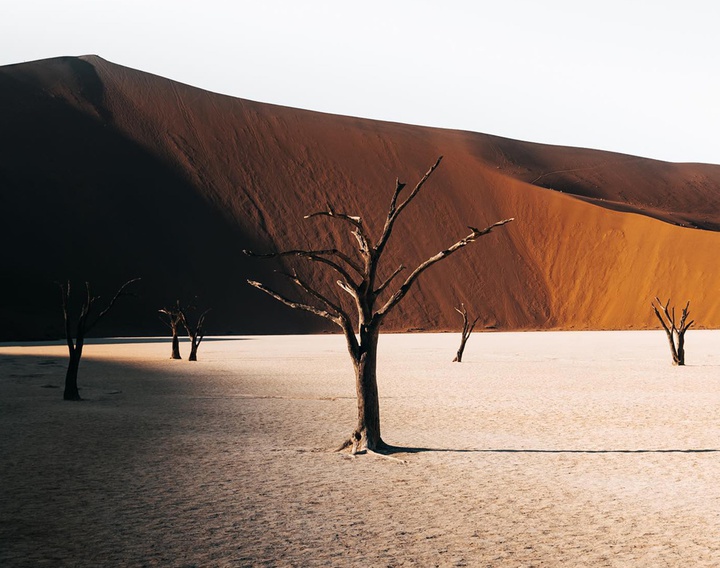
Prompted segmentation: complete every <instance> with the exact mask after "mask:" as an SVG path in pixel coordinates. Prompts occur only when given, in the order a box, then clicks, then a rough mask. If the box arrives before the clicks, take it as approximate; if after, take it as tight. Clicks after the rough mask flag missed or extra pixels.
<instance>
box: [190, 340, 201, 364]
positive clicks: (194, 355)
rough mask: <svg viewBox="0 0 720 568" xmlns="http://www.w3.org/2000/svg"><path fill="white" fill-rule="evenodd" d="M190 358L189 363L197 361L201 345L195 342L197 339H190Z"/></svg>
mask: <svg viewBox="0 0 720 568" xmlns="http://www.w3.org/2000/svg"><path fill="white" fill-rule="evenodd" d="M190 345H191V347H190V357H188V361H197V351H198V345H199V343H196V342H195V338H194V337H191V338H190Z"/></svg>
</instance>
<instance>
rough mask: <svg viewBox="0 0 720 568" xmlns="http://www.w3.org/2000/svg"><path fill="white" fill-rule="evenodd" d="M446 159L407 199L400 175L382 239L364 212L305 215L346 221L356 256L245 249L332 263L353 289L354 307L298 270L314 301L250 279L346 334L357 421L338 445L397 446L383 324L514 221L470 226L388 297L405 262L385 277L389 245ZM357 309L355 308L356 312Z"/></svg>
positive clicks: (294, 278) (298, 281) (296, 280)
mask: <svg viewBox="0 0 720 568" xmlns="http://www.w3.org/2000/svg"><path fill="white" fill-rule="evenodd" d="M441 160H442V156H441V157H440V158H438V159H437V161H436V162H435V164H434V165H433V166H432V167H431V168H430V169H429V170H428V171H427V172H426V173H425V175H424V176H423V177H422V178H421V179H420V181H418V183H417V184H416V185H415V187H414V188H413V189H412V191H410V193H409V194H407V196H406V197H404V198H403V199H401V195H402V193H403V189H404V188H405V185H406V184H404V183H400V181H398V180H396V185H395V191H394V193H393V195H392V198H391V199H390V207H389V210H388V213H387V217H386V219H385V224H384V226H383V229H382V232H381V233H380V236H379V237H378V238H377V239H376V240H374V239H372V238H371V236H370V234H369V232H368V230H367V229H366V227H365V225H364V224H363V221H362V219H361V218H360V217H359V216H356V215H349V214H347V213H341V212H338V211H335V210H334V209H333V208H332V207H331V206H330V205H328V207H327V210H326V211H318V212H316V213H311V214H310V215H306V216H305V219H309V218H312V217H329V218H330V219H332V220H333V221H337V222H340V223H344V224H346V225H347V226H348V227H349V229H350V230H351V232H352V235H353V236H354V237H355V240H356V241H357V248H356V250H355V251H354V254H352V255H350V254H346V253H345V252H343V251H341V250H339V249H337V248H328V249H320V250H287V251H283V252H274V253H269V254H255V253H253V252H251V251H245V253H246V254H249V255H251V256H256V257H261V258H279V257H292V256H297V257H301V258H304V259H307V260H310V261H312V262H314V263H319V264H321V265H324V266H327V267H329V268H330V269H332V270H333V271H334V273H335V274H336V275H337V276H339V279H338V280H337V285H338V286H339V287H340V288H341V289H342V290H344V291H345V292H347V293H348V294H349V295H350V297H351V299H352V304H353V309H350V310H348V309H346V307H344V306H343V305H342V302H338V301H334V300H333V299H331V298H330V297H329V296H330V294H328V293H324V292H322V291H320V290H318V289H316V287H315V286H314V285H312V284H310V283H309V282H308V281H306V280H305V279H303V278H301V277H300V276H299V275H298V274H297V272H295V271H293V272H292V273H291V274H284V276H286V277H287V278H288V279H289V280H290V281H291V282H292V283H293V284H295V285H296V286H297V287H298V288H299V289H300V290H302V291H303V292H304V293H305V294H307V297H308V298H312V301H296V300H292V299H290V298H288V297H286V296H285V295H283V294H281V293H279V292H276V291H275V290H272V289H271V288H269V287H267V286H266V285H264V284H262V283H260V282H256V281H253V280H248V283H249V284H251V285H252V286H255V287H256V288H258V289H260V290H262V291H263V292H265V293H267V294H269V295H270V296H272V297H273V298H275V299H276V300H279V301H280V302H282V303H283V304H285V305H287V306H290V307H291V308H296V309H299V310H305V311H307V312H310V313H313V314H315V315H318V316H320V317H323V318H326V319H328V320H330V321H332V322H333V323H335V324H336V325H338V326H339V327H340V329H342V331H343V333H344V334H345V339H346V340H347V348H348V352H349V353H350V357H351V358H352V362H353V366H354V369H355V386H356V393H357V426H356V428H355V430H354V431H353V432H352V434H351V435H350V437H349V438H348V439H347V440H345V441H344V442H343V443H342V445H341V446H340V448H338V449H339V450H343V449H346V448H352V452H353V453H357V452H359V451H364V450H370V451H383V450H389V449H391V447H390V446H388V445H387V444H385V442H383V439H382V437H381V433H380V404H379V397H378V386H377V373H376V368H377V347H378V338H379V334H380V327H381V325H382V324H383V321H384V320H385V318H386V317H387V315H388V314H389V313H390V312H391V311H392V310H393V308H395V307H396V306H397V305H398V303H399V302H400V301H401V300H402V299H403V298H404V297H405V295H406V294H407V293H408V291H409V290H410V288H411V287H412V286H413V284H414V283H415V282H416V281H417V279H418V277H419V276H420V275H421V274H422V273H423V272H425V271H426V270H427V269H428V268H430V267H431V266H432V265H433V264H436V263H437V262H440V261H441V260H444V259H446V258H448V257H449V256H450V255H451V254H453V253H455V252H456V251H458V250H460V249H461V248H463V247H465V246H467V245H469V244H470V243H473V242H475V241H476V240H477V239H478V238H480V237H482V236H483V235H486V234H488V233H489V232H490V231H492V230H493V229H494V228H496V227H500V226H502V225H504V224H506V223H508V222H510V221H512V220H513V219H505V220H504V221H499V222H497V223H494V224H493V225H490V226H489V227H486V228H484V229H476V228H474V227H469V228H470V229H471V232H470V234H468V235H467V236H465V237H463V238H462V239H460V240H459V241H457V242H456V243H454V244H452V245H450V246H449V247H447V248H446V249H444V250H442V251H440V252H439V253H437V254H436V255H433V256H431V257H430V258H428V259H427V260H426V261H425V262H422V263H420V264H419V265H418V266H417V267H416V268H415V269H414V270H413V271H412V272H410V274H409V275H408V276H407V277H406V278H405V279H404V281H402V284H400V285H399V286H398V287H397V288H395V291H394V292H393V293H392V294H391V295H389V296H388V294H389V292H386V291H388V290H390V287H391V285H392V283H393V282H394V281H395V279H396V278H397V277H398V276H399V275H400V273H401V272H402V271H403V270H404V269H405V267H404V266H402V265H400V266H399V267H397V268H396V269H395V270H393V271H392V272H391V273H390V274H388V275H386V276H385V277H384V278H381V277H380V275H379V269H380V260H381V258H382V255H383V252H385V247H386V245H387V243H388V240H389V239H390V235H391V234H392V231H393V228H394V226H395V222H396V221H397V219H398V217H399V216H400V214H401V213H402V212H403V211H404V210H405V208H406V207H407V206H408V205H409V204H410V203H411V202H412V200H413V199H415V197H417V195H418V193H419V192H420V190H421V189H422V187H423V186H424V185H425V183H426V182H427V180H428V179H429V178H430V176H431V175H432V173H433V172H434V171H435V169H436V168H437V167H438V166H439V165H440V161H441ZM383 292H386V294H384V295H383V297H384V298H386V299H384V300H383V301H379V298H380V296H381V294H383ZM353 311H354V312H355V313H354V314H353V315H351V313H352V312H353Z"/></svg>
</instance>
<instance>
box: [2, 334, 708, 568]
mask: <svg viewBox="0 0 720 568" xmlns="http://www.w3.org/2000/svg"><path fill="white" fill-rule="evenodd" d="M458 343H459V335H458V334H403V335H390V334H388V335H383V336H381V339H380V358H379V366H378V381H379V388H380V396H381V415H382V427H383V437H384V438H385V440H386V441H387V442H389V443H391V444H395V445H398V446H403V447H406V451H404V452H401V453H397V454H395V455H394V457H395V458H398V459H396V460H390V459H386V458H382V457H377V456H372V455H362V456H356V457H354V458H353V457H351V456H349V455H346V454H338V453H335V452H333V451H332V449H333V448H334V447H335V446H336V445H337V444H338V443H340V442H341V441H342V440H343V439H344V437H346V436H347V435H348V434H349V433H350V432H351V430H352V429H353V427H354V419H355V413H356V410H355V392H354V381H353V376H352V369H351V366H350V360H349V357H348V354H347V351H346V348H345V344H344V340H343V338H342V337H341V336H338V335H321V336H283V337H277V336H273V337H271V336H263V337H241V338H209V339H207V340H206V341H205V342H204V343H203V344H202V345H201V346H200V351H199V357H200V361H198V362H197V363H191V362H188V361H185V360H183V361H172V360H170V359H169V355H170V344H169V340H166V339H148V340H112V341H106V342H100V343H94V344H91V345H88V346H86V351H85V355H84V358H83V361H82V364H81V367H80V375H79V384H80V387H81V395H82V396H83V397H84V398H85V399H86V400H85V401H83V402H64V401H62V400H61V399H62V391H61V389H59V388H52V387H59V386H61V385H62V381H63V377H64V368H65V364H66V360H67V351H66V348H65V347H64V346H63V345H30V344H25V345H17V346H14V345H7V344H4V345H2V346H0V431H1V432H2V435H1V436H0V480H1V482H0V565H2V566H8V567H15V566H28V567H29V566H33V567H35V566H52V567H56V566H202V567H204V566H298V567H306V566H373V567H374V566H422V567H427V566H492V567H495V566H501V567H504V566H548V567H556V566H573V567H577V566H592V567H596V566H623V567H626V566H633V567H634V566H648V567H659V566H693V567H698V566H718V565H720V533H719V532H718V527H720V332H717V331H694V330H690V331H689V332H688V335H687V346H686V347H687V363H688V366H687V367H684V368H677V367H673V366H672V365H671V364H670V352H669V349H668V346H667V342H666V339H665V336H664V334H663V333H662V332H660V331H636V332H537V333H475V334H474V335H473V336H472V337H471V338H470V341H469V342H468V346H467V349H466V351H465V357H464V361H463V363H460V364H458V363H452V362H451V360H452V358H453V356H454V354H455V349H456V348H457V345H458ZM188 347H189V346H188V344H187V343H183V344H182V345H181V349H182V350H183V355H184V356H187V353H188V351H189V349H188Z"/></svg>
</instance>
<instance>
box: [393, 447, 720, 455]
mask: <svg viewBox="0 0 720 568" xmlns="http://www.w3.org/2000/svg"><path fill="white" fill-rule="evenodd" d="M424 452H448V453H459V454H465V453H468V454H470V453H473V454H706V453H714V452H720V449H712V448H697V449H636V450H550V449H543V450H540V449H512V448H478V449H454V448H421V447H406V446H388V447H387V448H386V449H385V451H384V452H383V453H387V454H420V453H424Z"/></svg>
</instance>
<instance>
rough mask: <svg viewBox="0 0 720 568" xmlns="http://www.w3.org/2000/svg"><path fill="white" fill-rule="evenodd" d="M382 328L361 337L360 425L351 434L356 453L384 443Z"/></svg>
mask: <svg viewBox="0 0 720 568" xmlns="http://www.w3.org/2000/svg"><path fill="white" fill-rule="evenodd" d="M379 335H380V330H379V329H370V330H363V331H361V334H360V351H361V353H360V357H359V358H358V359H357V360H355V361H354V364H355V388H356V391H357V408H358V422H357V428H356V429H355V432H353V435H352V444H353V452H357V451H361V450H380V449H382V448H383V447H384V446H385V443H384V442H383V441H382V438H381V437H380V398H379V396H378V387H377V345H378V338H379Z"/></svg>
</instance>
